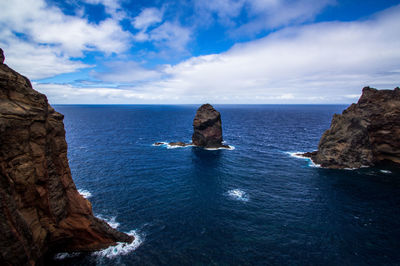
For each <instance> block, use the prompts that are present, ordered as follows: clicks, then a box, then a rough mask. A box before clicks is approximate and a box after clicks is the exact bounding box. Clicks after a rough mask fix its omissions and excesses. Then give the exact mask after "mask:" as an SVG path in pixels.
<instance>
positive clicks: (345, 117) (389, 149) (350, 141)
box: [304, 87, 400, 169]
mask: <svg viewBox="0 0 400 266" xmlns="http://www.w3.org/2000/svg"><path fill="white" fill-rule="evenodd" d="M304 156H306V157H310V158H311V159H312V160H313V162H314V163H316V164H320V165H321V166H322V167H327V168H337V169H341V168H360V167H364V166H373V165H375V164H377V163H379V162H381V161H391V162H394V163H398V164H399V163H400V88H398V87H397V88H395V89H394V90H377V89H373V88H370V87H365V88H364V89H363V91H362V95H361V97H360V99H359V100H358V102H357V104H352V105H351V106H349V107H348V108H347V109H346V110H344V111H343V113H342V114H341V115H337V114H335V115H334V116H333V119H332V122H331V126H330V128H329V129H328V130H327V131H325V133H324V134H323V135H322V137H321V140H320V142H319V145H318V151H315V152H311V153H306V154H304Z"/></svg>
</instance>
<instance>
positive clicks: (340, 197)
mask: <svg viewBox="0 0 400 266" xmlns="http://www.w3.org/2000/svg"><path fill="white" fill-rule="evenodd" d="M198 107H199V106H195V105H176V106H172V105H56V106H55V109H56V110H57V111H59V112H61V113H62V114H64V115H65V118H64V123H65V129H66V138H67V142H68V158H69V163H70V167H71V171H72V176H73V179H74V181H75V184H76V186H77V188H78V189H79V190H80V192H81V194H83V195H84V196H85V197H87V198H88V199H89V200H90V201H91V203H92V205H93V211H94V213H95V214H96V215H97V216H98V217H102V218H103V219H105V220H107V221H108V222H109V223H110V224H111V225H112V226H113V227H115V228H118V230H121V231H123V232H127V233H130V234H133V235H135V237H136V240H135V241H134V243H132V244H131V245H119V246H118V247H114V248H109V249H107V250H104V251H101V252H96V253H92V254H79V253H74V254H58V255H57V256H55V257H54V258H53V259H52V262H54V263H57V265H399V264H400V252H399V250H400V208H399V206H400V179H399V177H400V169H399V168H398V167H394V166H393V165H390V164H382V165H379V166H377V167H374V168H363V169H356V170H329V169H322V168H318V167H317V166H315V165H313V164H312V163H311V162H310V161H309V160H306V159H302V158H297V157H296V156H294V153H296V152H306V151H313V150H316V149H317V146H318V141H319V139H320V137H321V135H322V133H323V132H324V131H325V130H326V129H328V128H329V126H330V121H331V118H332V115H333V114H334V113H341V112H342V110H344V109H345V108H346V106H344V105H214V107H215V108H216V109H217V110H218V111H219V112H220V113H221V117H222V126H223V137H224V140H225V143H226V144H228V145H232V146H233V147H234V149H231V150H224V149H222V150H203V149H200V148H196V147H184V148H173V149H172V148H170V147H168V146H166V145H163V146H159V147H157V146H153V145H152V144H153V143H155V142H170V141H184V142H189V141H190V140H191V135H192V132H193V129H192V121H193V118H194V115H195V113H196V109H197V108H198Z"/></svg>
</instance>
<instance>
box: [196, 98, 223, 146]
mask: <svg viewBox="0 0 400 266" xmlns="http://www.w3.org/2000/svg"><path fill="white" fill-rule="evenodd" d="M193 130H194V132H193V136H192V142H193V144H194V145H196V146H199V147H204V148H219V147H226V145H222V127H221V115H220V113H219V112H218V111H217V110H215V109H214V107H212V105H210V104H203V105H202V106H200V108H199V109H197V112H196V116H195V117H194V120H193Z"/></svg>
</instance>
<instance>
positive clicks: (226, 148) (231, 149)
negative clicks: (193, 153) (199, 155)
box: [204, 145, 236, 151]
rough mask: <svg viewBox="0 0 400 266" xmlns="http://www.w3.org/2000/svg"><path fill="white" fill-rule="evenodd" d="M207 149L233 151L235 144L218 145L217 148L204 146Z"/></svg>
mask: <svg viewBox="0 0 400 266" xmlns="http://www.w3.org/2000/svg"><path fill="white" fill-rule="evenodd" d="M204 149H205V150H207V151H217V150H229V151H233V150H234V149H236V148H235V146H232V145H228V147H218V148H204Z"/></svg>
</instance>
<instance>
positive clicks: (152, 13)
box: [132, 8, 163, 31]
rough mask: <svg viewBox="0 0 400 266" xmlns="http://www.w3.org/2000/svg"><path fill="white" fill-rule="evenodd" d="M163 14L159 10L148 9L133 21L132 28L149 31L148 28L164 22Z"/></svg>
mask: <svg viewBox="0 0 400 266" xmlns="http://www.w3.org/2000/svg"><path fill="white" fill-rule="evenodd" d="M162 17H163V12H162V11H161V10H159V9H157V8H146V9H144V10H142V12H140V14H139V15H138V16H137V17H135V18H134V19H133V21H132V26H134V27H135V28H136V29H139V30H144V31H145V30H147V28H148V27H150V26H152V25H154V24H157V23H159V22H161V21H162Z"/></svg>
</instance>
